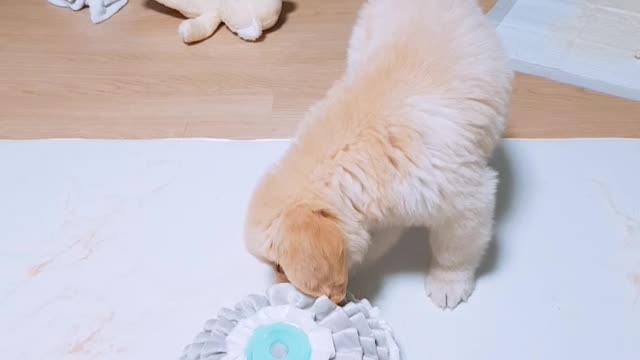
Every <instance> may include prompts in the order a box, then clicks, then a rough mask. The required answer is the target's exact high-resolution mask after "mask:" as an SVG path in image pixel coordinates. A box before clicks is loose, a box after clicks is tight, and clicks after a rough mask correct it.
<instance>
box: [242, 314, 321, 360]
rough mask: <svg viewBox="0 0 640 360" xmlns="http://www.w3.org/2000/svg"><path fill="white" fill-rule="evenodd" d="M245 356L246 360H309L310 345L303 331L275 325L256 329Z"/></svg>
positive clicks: (281, 324)
mask: <svg viewBox="0 0 640 360" xmlns="http://www.w3.org/2000/svg"><path fill="white" fill-rule="evenodd" d="M245 355H246V356H247V360H285V359H286V360H309V359H310V358H311V344H310V343H309V339H308V338H307V335H306V334H305V333H304V331H302V330H300V329H298V328H297V327H295V326H291V325H288V324H284V323H277V324H271V325H265V326H261V327H259V328H258V329H256V331H255V332H254V333H253V336H251V339H249V343H248V344H247V348H246V349H245Z"/></svg>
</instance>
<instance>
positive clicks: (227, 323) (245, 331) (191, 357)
mask: <svg viewBox="0 0 640 360" xmlns="http://www.w3.org/2000/svg"><path fill="white" fill-rule="evenodd" d="M281 324H285V326H290V327H293V328H295V329H298V330H301V331H302V332H303V333H304V334H305V335H306V337H307V339H308V343H309V345H310V348H311V351H310V355H309V357H308V359H309V360H376V359H379V360H400V359H401V358H400V349H399V347H398V345H397V343H396V341H395V339H394V337H393V334H392V332H391V329H390V327H389V326H388V325H387V323H386V322H385V321H384V320H382V319H381V318H380V314H379V310H378V309H377V308H375V307H373V306H371V304H370V303H369V301H367V300H359V301H357V300H355V299H353V297H351V301H350V302H348V303H347V304H346V305H344V306H337V305H335V304H334V303H332V302H331V300H329V299H328V298H327V297H326V296H323V297H320V298H317V299H313V298H311V297H308V296H306V295H304V294H302V293H301V292H299V291H298V290H297V289H296V288H294V287H293V286H292V285H290V284H278V285H274V286H272V287H271V288H269V289H268V291H267V294H266V296H263V295H250V296H248V297H247V298H245V299H244V300H242V301H241V302H239V303H237V304H236V305H235V306H234V307H233V308H232V309H229V308H223V309H221V310H220V311H219V312H218V317H217V318H215V319H211V320H209V321H207V322H206V323H205V325H204V330H203V331H202V332H200V333H199V334H198V335H197V336H196V337H195V340H194V342H193V343H192V344H190V345H188V346H186V348H185V349H184V352H183V355H182V356H181V357H180V360H245V359H247V355H246V354H247V348H248V347H251V346H252V345H251V343H252V341H253V339H254V334H256V331H259V329H260V328H263V329H264V328H269V327H272V326H279V325H281ZM287 353H288V349H287V348H286V346H284V347H283V346H282V344H280V343H278V344H274V345H272V346H271V355H270V358H272V359H287V360H304V359H294V358H293V355H292V356H291V357H287ZM256 358H259V359H264V358H265V357H260V356H256ZM267 358H269V357H267Z"/></svg>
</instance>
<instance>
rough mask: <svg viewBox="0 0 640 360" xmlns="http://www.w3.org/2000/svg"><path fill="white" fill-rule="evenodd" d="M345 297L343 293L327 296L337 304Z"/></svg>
mask: <svg viewBox="0 0 640 360" xmlns="http://www.w3.org/2000/svg"><path fill="white" fill-rule="evenodd" d="M345 298H346V295H344V294H333V295H331V296H330V297H329V300H331V301H332V302H333V303H334V304H336V305H337V304H340V303H341V302H343V301H344V299H345Z"/></svg>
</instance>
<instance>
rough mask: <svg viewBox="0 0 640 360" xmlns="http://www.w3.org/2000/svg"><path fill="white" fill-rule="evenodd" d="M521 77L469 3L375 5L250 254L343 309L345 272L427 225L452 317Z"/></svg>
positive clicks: (286, 170) (286, 168)
mask: <svg viewBox="0 0 640 360" xmlns="http://www.w3.org/2000/svg"><path fill="white" fill-rule="evenodd" d="M512 76H513V74H512V71H511V70H510V68H509V67H508V65H507V61H506V58H505V56H504V54H503V51H502V49H501V46H500V44H499V41H498V39H497V36H496V33H495V30H494V29H493V27H492V25H491V24H490V23H489V22H488V21H487V20H486V19H485V17H484V16H483V14H482V12H481V10H480V8H479V7H478V6H477V4H476V3H475V1H474V0H449V1H441V0H369V1H368V2H367V3H366V4H365V5H364V6H363V8H362V10H361V12H360V16H359V18H358V21H357V23H356V26H355V28H354V31H353V34H352V38H351V42H350V47H349V54H348V65H347V69H346V72H345V74H344V76H343V77H342V78H341V79H340V80H338V81H337V82H336V83H335V84H334V85H333V86H332V88H331V89H330V90H329V92H328V93H327V95H326V97H325V98H324V99H322V100H321V101H319V102H318V103H317V104H316V105H314V106H313V107H312V108H311V109H310V111H309V112H308V114H307V115H306V117H305V119H304V121H303V122H302V124H301V126H300V129H299V133H298V134H297V136H296V139H295V141H294V142H293V143H292V145H291V146H290V148H289V150H288V151H287V152H286V154H285V155H284V157H283V158H282V159H281V161H280V162H279V163H278V164H277V165H276V166H275V167H274V168H273V169H272V170H271V171H270V172H268V173H267V174H266V175H265V177H264V178H263V179H262V181H261V182H260V184H259V185H258V187H257V190H256V192H255V194H254V196H253V199H252V202H251V205H250V209H249V213H248V217H247V224H246V239H245V240H246V244H247V247H248V249H249V251H250V252H251V253H252V254H254V255H255V256H257V257H259V258H260V259H262V260H264V261H266V262H268V263H271V264H273V265H274V266H275V268H276V269H277V270H278V274H279V278H280V279H281V280H289V281H291V282H292V283H293V284H294V285H295V286H297V287H298V288H300V289H301V290H302V291H305V292H307V293H309V294H312V295H321V294H326V295H328V296H330V297H331V299H332V300H334V301H336V302H338V301H340V300H342V299H343V298H344V296H345V292H346V286H347V280H348V271H349V270H350V269H353V268H354V267H355V266H356V265H358V264H362V263H363V262H365V260H366V261H367V262H369V261H373V260H375V259H377V258H379V257H380V256H382V255H383V254H384V253H385V252H386V251H387V250H389V249H390V248H391V247H392V246H393V245H394V244H395V243H396V242H397V240H398V239H399V237H400V236H401V234H402V232H403V230H404V229H405V228H407V227H410V226H427V227H429V228H430V229H431V239H430V242H431V248H432V254H433V258H432V261H431V268H430V269H429V271H428V273H427V277H426V282H425V286H426V291H427V295H429V296H430V297H431V299H432V300H433V302H434V303H435V304H436V305H438V306H440V307H443V308H444V307H450V308H453V307H455V306H456V305H457V304H458V303H459V302H460V301H464V300H466V299H467V298H468V297H469V295H470V294H471V292H472V291H473V287H474V275H475V271H476V269H477V268H478V266H479V263H480V261H481V258H482V256H483V253H484V251H485V249H486V247H487V245H488V243H489V241H490V239H491V237H492V223H493V210H494V202H495V191H496V184H497V179H496V173H495V171H493V170H492V169H491V168H490V167H488V165H487V161H488V159H489V157H490V156H491V153H492V151H493V149H494V147H495V146H496V143H497V142H498V140H499V139H500V137H501V134H502V132H503V129H504V127H505V122H506V114H507V110H508V104H509V100H510V94H511V81H512ZM425 256H426V254H425Z"/></svg>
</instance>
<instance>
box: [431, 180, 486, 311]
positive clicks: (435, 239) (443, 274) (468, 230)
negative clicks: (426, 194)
mask: <svg viewBox="0 0 640 360" xmlns="http://www.w3.org/2000/svg"><path fill="white" fill-rule="evenodd" d="M480 175H481V176H480V177H479V179H477V181H474V182H475V184H473V185H471V186H469V183H468V182H467V183H465V184H464V185H461V186H460V188H459V189H456V191H455V194H454V195H453V198H452V199H448V200H449V203H448V204H446V208H445V213H446V216H445V218H444V219H443V221H441V222H438V223H437V224H436V225H434V226H433V227H432V229H431V239H430V240H431V250H432V258H431V266H430V269H429V271H428V273H427V277H426V279H425V290H426V292H427V295H428V296H429V297H431V300H432V301H433V303H434V304H436V305H437V306H439V307H441V308H451V309H452V308H454V307H456V306H457V305H458V304H459V303H460V302H461V301H466V300H467V298H468V297H469V296H470V295H471V293H472V292H473V288H474V284H475V272H476V270H477V269H478V267H479V265H480V262H481V261H482V257H483V255H484V252H485V250H486V249H487V246H488V245H489V242H490V241H491V237H492V231H493V210H494V206H495V190H496V184H497V179H496V173H495V171H493V170H492V169H490V168H486V169H483V170H481V174H480Z"/></svg>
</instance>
